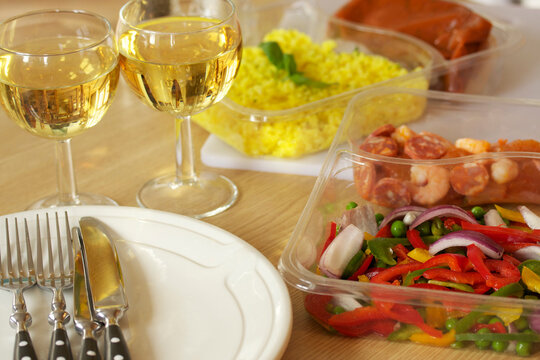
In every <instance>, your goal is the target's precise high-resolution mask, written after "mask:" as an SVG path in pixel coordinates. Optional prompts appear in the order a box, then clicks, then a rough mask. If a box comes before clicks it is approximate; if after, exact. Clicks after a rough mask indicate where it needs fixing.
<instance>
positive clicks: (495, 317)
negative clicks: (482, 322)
mask: <svg viewBox="0 0 540 360" xmlns="http://www.w3.org/2000/svg"><path fill="white" fill-rule="evenodd" d="M498 322H500V323H502V322H503V321H502V320H501V319H500V318H498V317H497V316H494V317H492V318H491V319H489V321H488V324H495V323H498Z"/></svg>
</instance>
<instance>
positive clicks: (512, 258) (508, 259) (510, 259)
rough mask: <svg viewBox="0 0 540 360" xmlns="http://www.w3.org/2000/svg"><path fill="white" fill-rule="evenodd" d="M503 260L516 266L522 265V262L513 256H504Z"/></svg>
mask: <svg viewBox="0 0 540 360" xmlns="http://www.w3.org/2000/svg"><path fill="white" fill-rule="evenodd" d="M503 260H506V261H508V262H509V263H512V264H514V265H515V266H518V265H519V264H521V261H519V260H518V259H516V258H515V257H513V256H511V255H508V254H503Z"/></svg>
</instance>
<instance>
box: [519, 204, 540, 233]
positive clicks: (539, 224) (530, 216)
mask: <svg viewBox="0 0 540 360" xmlns="http://www.w3.org/2000/svg"><path fill="white" fill-rule="evenodd" d="M517 209H518V210H519V212H520V213H521V215H522V216H523V219H524V220H525V223H526V224H527V226H528V227H530V228H531V229H533V230H537V229H540V217H538V215H536V214H535V213H534V212H532V211H531V210H530V209H529V208H528V207H526V206H523V205H520V206H518V207H517Z"/></svg>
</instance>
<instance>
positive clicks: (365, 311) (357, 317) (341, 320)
mask: <svg viewBox="0 0 540 360" xmlns="http://www.w3.org/2000/svg"><path fill="white" fill-rule="evenodd" d="M384 319H389V316H388V315H386V314H384V313H383V312H381V311H379V309H377V308H376V307H375V306H364V307H359V308H356V309H354V310H351V311H346V312H344V313H341V314H336V315H332V317H330V319H328V323H329V324H330V325H332V326H346V327H347V326H359V325H362V324H365V323H367V322H369V321H374V320H384Z"/></svg>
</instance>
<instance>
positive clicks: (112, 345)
mask: <svg viewBox="0 0 540 360" xmlns="http://www.w3.org/2000/svg"><path fill="white" fill-rule="evenodd" d="M104 338H105V339H104V341H105V351H104V352H105V360H113V359H123V360H130V359H131V356H130V355H129V349H128V347H127V344H126V340H125V339H124V335H123V334H122V329H120V326H118V325H116V324H109V325H106V326H105V336H104ZM118 355H120V356H119V357H117V356H118Z"/></svg>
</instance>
